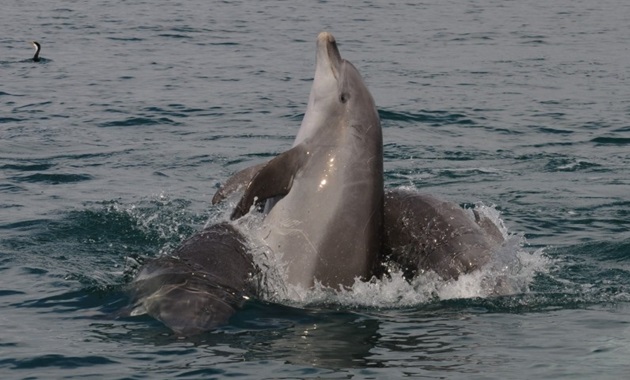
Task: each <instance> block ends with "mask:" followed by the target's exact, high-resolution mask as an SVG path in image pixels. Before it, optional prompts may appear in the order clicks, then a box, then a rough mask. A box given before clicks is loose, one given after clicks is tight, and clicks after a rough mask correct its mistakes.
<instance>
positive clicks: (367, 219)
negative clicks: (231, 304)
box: [213, 32, 383, 288]
mask: <svg viewBox="0 0 630 380" xmlns="http://www.w3.org/2000/svg"><path fill="white" fill-rule="evenodd" d="M249 177H251V181H250V182H249V184H248V186H247V188H246V190H245V193H244V194H243V197H242V198H241V200H240V202H239V203H238V205H237V206H236V208H235V210H234V212H233V214H232V219H236V218H239V217H241V216H242V215H244V214H245V213H247V212H248V211H249V209H250V207H251V206H252V204H253V203H254V202H255V201H256V200H258V201H262V200H265V199H269V198H276V197H282V198H281V199H280V200H278V201H277V203H276V204H275V206H274V207H273V208H272V209H271V211H269V213H268V214H267V215H266V217H265V220H264V222H263V225H264V228H265V231H264V236H263V239H264V240H265V243H266V244H267V245H268V246H269V248H270V249H271V250H273V251H274V252H276V253H277V254H280V255H282V260H283V262H284V263H285V264H286V269H287V277H288V283H289V284H293V285H300V286H302V287H304V288H309V287H312V286H313V285H314V283H315V281H319V282H321V283H322V284H323V285H325V286H329V287H334V288H336V287H338V286H340V285H343V286H349V285H352V283H353V282H354V279H355V278H357V277H359V278H363V279H368V278H369V277H370V276H371V274H372V269H373V268H372V267H373V265H374V263H375V262H376V258H377V256H378V254H379V252H380V249H381V233H382V218H383V215H382V213H383V140H382V134H381V126H380V120H379V117H378V113H377V111H376V106H375V105H374V100H373V99H372V95H371V94H370V92H369V91H368V89H367V87H366V86H365V84H364V83H363V79H362V78H361V75H360V74H359V72H358V71H357V69H356V68H355V67H354V66H353V65H352V64H351V63H350V62H348V61H346V60H344V59H342V58H341V55H340V54H339V50H338V49H337V44H336V42H335V39H334V37H333V36H332V34H330V33H326V32H324V33H320V34H319V36H318V37H317V65H316V71H315V79H314V81H313V86H312V90H311V95H310V100H309V105H308V108H307V112H306V115H305V119H304V122H303V124H302V128H301V129H300V133H298V137H297V139H296V143H295V145H294V147H293V148H292V149H291V150H289V151H287V152H285V153H282V154H280V155H279V156H277V157H276V158H274V159H272V160H271V161H269V162H268V163H266V164H263V165H259V166H255V167H253V168H249V169H245V170H244V171H243V172H241V173H239V174H237V175H236V179H234V180H233V181H232V182H229V183H228V185H227V186H226V187H227V188H229V189H232V188H231V184H233V183H237V184H238V182H240V181H242V180H243V179H244V178H245V179H246V178H249ZM227 192H229V191H227ZM225 193H226V190H222V191H220V192H219V193H218V194H217V195H215V198H214V199H213V202H214V203H216V201H218V200H220V199H221V198H222V197H223V196H224V194H225Z"/></svg>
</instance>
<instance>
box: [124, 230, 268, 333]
mask: <svg viewBox="0 0 630 380" xmlns="http://www.w3.org/2000/svg"><path fill="white" fill-rule="evenodd" d="M256 272H257V269H256V267H255V265H254V263H253V262H252V259H251V256H250V255H249V254H248V251H247V245H246V240H245V238H244V237H243V236H242V235H241V234H240V233H239V232H238V231H237V230H236V229H235V228H234V227H232V225H230V224H229V223H219V224H215V225H212V226H210V227H208V228H206V229H204V230H203V231H201V232H198V233H196V234H195V235H193V236H191V237H190V238H188V239H186V240H185V241H184V242H183V243H182V244H181V245H180V246H179V247H178V248H177V249H176V250H175V251H174V252H173V253H171V254H170V255H168V256H162V257H159V258H157V259H153V260H151V261H149V262H147V263H145V264H144V265H143V266H142V267H141V268H140V270H139V272H138V274H137V275H136V277H135V279H134V280H133V281H132V282H131V284H130V285H129V293H130V295H131V303H130V306H128V307H127V308H125V309H123V310H122V311H120V312H119V313H118V314H117V316H119V317H120V316H135V315H142V314H148V315H150V316H152V317H153V318H155V319H157V320H159V321H161V322H162V323H164V324H165V325H166V326H168V327H169V328H170V329H171V330H173V331H174V332H175V333H177V334H178V335H183V336H188V335H194V334H198V333H200V332H203V331H207V330H210V329H213V328H215V327H217V326H219V325H222V324H224V323H226V322H227V321H228V320H229V318H230V317H231V316H232V314H234V313H235V312H236V310H237V309H239V308H240V307H242V306H243V304H244V303H245V302H246V301H247V300H248V299H250V298H252V297H255V295H256V287H255V284H254V282H253V278H254V277H255V275H256Z"/></svg>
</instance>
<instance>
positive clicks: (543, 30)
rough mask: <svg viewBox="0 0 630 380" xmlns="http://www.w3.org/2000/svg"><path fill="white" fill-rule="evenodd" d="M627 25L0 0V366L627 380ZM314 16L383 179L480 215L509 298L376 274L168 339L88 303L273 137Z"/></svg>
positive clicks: (281, 7) (545, 17)
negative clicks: (375, 114)
mask: <svg viewBox="0 0 630 380" xmlns="http://www.w3.org/2000/svg"><path fill="white" fill-rule="evenodd" d="M628 25H630V2H628V1H626V0H603V1H587V0H557V1H533V0H523V1H506V0H480V1H451V0H447V1H437V0H435V1H423V2H402V1H352V2H350V1H346V2H341V1H260V2H246V1H202V0H190V1H165V0H155V1H141V0H140V1H124V0H108V1H99V2H95V1H85V0H73V1H72V0H66V1H43V0H39V1H37V0H34V1H21V0H20V1H18V0H7V1H4V2H3V4H2V11H1V12H0V31H2V33H1V35H0V378H2V379H89V378H95V379H173V378H183V379H210V378H228V377H229V378H249V379H315V378H323V379H398V378H427V379H433V378H435V379H438V378H439V379H517V378H522V379H531V378H536V379H559V378H570V379H593V378H597V379H619V378H626V377H627V376H628V373H629V371H630V80H629V78H628V75H629V74H630V29H629V27H628ZM320 31H329V32H331V33H333V34H334V35H335V37H336V38H337V41H338V43H339V47H340V51H341V54H342V56H343V57H345V58H346V59H348V60H350V61H351V62H353V63H354V65H355V66H356V67H357V68H358V69H359V71H360V72H361V73H362V75H363V77H364V79H365V81H366V83H367V85H368V87H369V88H370V90H371V92H372V94H373V96H374V98H375V101H376V104H377V107H378V109H379V114H380V116H381V122H382V127H383V138H384V167H385V184H386V187H388V188H398V187H405V188H410V189H415V190H417V191H420V192H426V193H430V194H434V195H438V196H440V197H442V198H444V199H447V200H450V201H453V202H456V203H458V204H461V205H462V206H466V207H472V206H475V207H478V208H480V209H482V208H483V209H485V210H487V212H488V213H489V215H493V218H494V220H495V222H497V223H498V224H500V225H502V226H504V227H505V229H504V231H505V232H506V233H507V234H508V235H509V236H510V241H511V245H510V246H509V247H508V249H507V250H508V251H509V252H505V254H506V255H508V256H510V257H511V258H512V260H511V261H509V265H508V268H507V269H508V271H509V273H510V275H511V276H513V279H515V280H517V282H518V284H519V288H518V291H516V292H515V293H514V294H510V295H504V296H495V295H492V294H491V293H490V292H488V291H487V289H486V288H485V287H484V283H483V281H481V280H480V278H479V276H475V275H470V276H463V277H461V278H460V280H458V281H451V282H445V281H442V280H440V279H438V278H436V277H435V276H431V274H430V273H428V274H427V276H426V277H423V278H422V279H420V280H419V281H416V282H414V283H412V284H410V283H407V282H405V281H404V280H402V279H401V278H399V277H396V276H393V277H392V278H391V279H389V280H383V281H380V282H376V283H372V284H357V285H356V286H355V287H353V288H352V289H351V290H346V291H342V292H330V291H329V292H323V293H322V292H313V293H312V294H309V295H307V299H306V300H302V301H300V302H290V301H283V300H282V299H279V298H274V295H273V294H271V295H268V296H267V297H262V298H261V299H259V300H255V301H252V302H250V303H248V304H247V305H246V307H245V308H244V309H243V310H241V311H240V312H238V313H237V314H236V315H235V316H234V318H233V319H232V320H231V321H230V323H229V324H228V325H226V326H223V327H220V328H218V329H216V330H214V331H211V332H209V333H207V334H202V335H200V336H197V337H193V338H187V339H183V338H178V337H176V336H175V335H173V333H171V332H170V330H168V329H167V328H166V327H164V326H163V325H161V324H160V323H159V322H157V321H155V320H153V319H151V318H149V317H134V318H123V319H111V318H108V316H109V315H111V314H110V313H112V312H114V311H115V310H117V309H118V308H120V307H122V306H124V305H125V304H126V302H127V296H126V293H125V286H126V285H127V284H128V283H129V282H130V281H131V279H132V278H133V275H134V274H135V273H136V271H137V269H138V266H139V265H140V263H141V262H143V260H146V259H147V258H151V257H157V256H159V255H164V254H168V253H169V252H170V251H171V250H172V249H174V248H175V247H177V245H178V243H179V242H181V241H182V240H183V239H185V238H186V237H188V236H190V235H191V234H193V233H194V232H195V231H197V230H199V229H201V228H203V226H204V225H206V224H209V223H216V222H219V221H224V220H227V219H228V216H229V213H230V207H231V206H233V204H231V205H230V204H229V203H228V204H223V205H219V206H212V205H211V203H210V200H211V198H212V196H213V194H214V192H215V191H216V190H217V188H218V187H219V186H220V184H221V183H223V182H224V181H225V180H226V179H227V178H229V176H230V175H232V174H233V173H235V172H236V171H238V170H240V169H243V168H245V167H247V166H250V165H253V164H256V163H260V162H262V161H264V160H268V159H270V158H272V157H274V156H275V155H277V154H279V153H281V152H283V151H286V150H288V149H289V148H290V146H291V144H292V142H293V139H294V137H295V135H296V133H297V130H298V128H299V125H300V122H301V119H302V117H303V115H304V111H305V109H306V103H307V99H308V94H309V91H310V85H311V82H312V76H313V73H314V62H315V39H316V36H317V34H318V33H319V32H320ZM31 40H37V41H39V42H40V43H41V44H42V46H43V49H42V53H41V56H42V57H43V59H42V60H41V61H40V62H37V63H36V62H33V61H32V60H31V57H32V55H33V53H34V51H33V50H32V48H31V47H30V45H29V44H28V42H29V41H31ZM482 274H483V273H482ZM487 274H488V273H485V274H483V275H487ZM270 293H273V292H270Z"/></svg>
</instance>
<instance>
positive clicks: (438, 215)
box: [381, 189, 504, 280]
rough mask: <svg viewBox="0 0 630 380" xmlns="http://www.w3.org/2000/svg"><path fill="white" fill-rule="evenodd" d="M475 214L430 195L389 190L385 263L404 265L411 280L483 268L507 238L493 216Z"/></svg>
mask: <svg viewBox="0 0 630 380" xmlns="http://www.w3.org/2000/svg"><path fill="white" fill-rule="evenodd" d="M473 215H474V220H473V218H472V217H469V216H468V215H467V214H466V212H465V210H464V209H462V208H461V207H460V206H459V205H457V204H455V203H453V202H448V201H445V200H442V199H439V198H437V197H435V196H432V195H429V194H421V193H418V192H415V191H411V190H401V189H396V190H389V191H387V192H386V194H385V213H384V221H383V224H384V228H385V231H384V234H383V238H384V241H383V257H382V258H381V261H382V263H387V262H393V263H396V264H398V265H399V266H400V267H401V269H402V270H403V273H404V275H405V278H407V279H409V280H411V279H413V278H414V277H416V276H417V275H418V274H420V273H423V272H425V271H433V272H435V273H437V274H438V275H439V276H440V277H442V278H443V279H445V280H450V279H457V278H458V277H459V275H460V274H465V273H470V272H472V271H474V270H477V269H479V268H481V267H483V266H484V265H485V264H487V263H488V262H489V261H490V259H491V257H492V254H493V253H494V252H495V251H496V250H497V248H498V247H499V246H500V245H501V244H502V243H503V241H504V238H503V235H502V233H501V231H499V229H498V228H497V226H496V225H495V224H494V223H493V222H492V221H491V220H489V219H487V218H486V217H484V216H481V215H479V214H478V213H476V212H474V213H473Z"/></svg>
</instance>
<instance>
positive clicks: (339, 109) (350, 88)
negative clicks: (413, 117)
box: [293, 32, 378, 146]
mask: <svg viewBox="0 0 630 380" xmlns="http://www.w3.org/2000/svg"><path fill="white" fill-rule="evenodd" d="M352 109H355V110H357V111H358V112H347V111H349V110H350V111H351V110H352ZM367 110H369V111H367ZM366 111H367V113H368V115H365V113H366ZM371 111H373V112H371ZM341 115H356V116H359V117H366V118H372V119H374V118H376V119H377V120H378V115H377V114H376V107H375V105H374V100H373V99H372V96H371V95H370V92H369V90H368V89H367V87H366V86H365V83H363V79H362V78H361V75H360V74H359V72H358V70H357V69H356V68H355V67H354V65H352V63H350V62H349V61H346V60H345V59H342V58H341V54H339V49H338V48H337V42H336V41H335V37H333V35H332V34H330V33H328V32H322V33H320V34H319V35H318V36H317V63H316V66H315V77H314V79H313V85H312V87H311V93H310V96H309V99H308V106H307V108H306V113H305V115H304V119H303V120H302V125H301V126H300V130H299V131H298V134H297V136H296V138H295V142H294V143H293V145H294V146H295V145H298V144H300V143H301V142H302V141H304V140H306V139H307V138H309V137H311V136H313V135H314V134H316V132H317V131H318V130H319V129H320V128H321V127H325V126H326V125H330V124H331V118H336V117H341Z"/></svg>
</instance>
